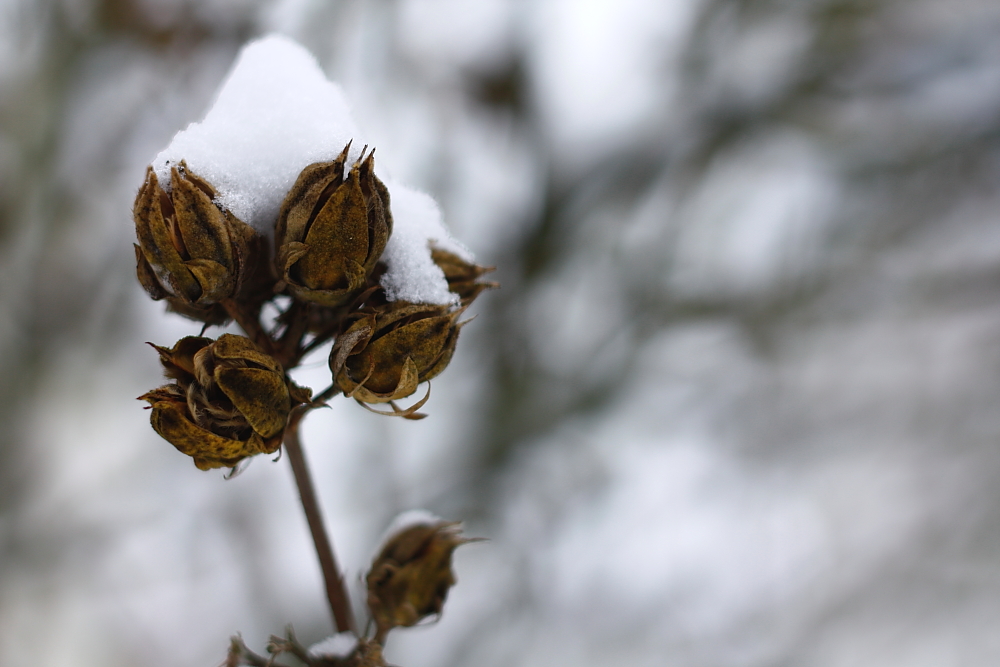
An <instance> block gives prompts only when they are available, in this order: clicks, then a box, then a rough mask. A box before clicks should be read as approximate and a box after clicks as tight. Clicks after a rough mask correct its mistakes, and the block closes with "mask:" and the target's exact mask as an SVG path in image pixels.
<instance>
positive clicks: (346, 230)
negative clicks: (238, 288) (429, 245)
mask: <svg viewBox="0 0 1000 667" xmlns="http://www.w3.org/2000/svg"><path fill="white" fill-rule="evenodd" d="M349 149H350V143H348V144H347V146H345V147H344V150H343V151H342V152H341V153H340V155H338V156H337V158H336V159H334V160H332V161H331V162H319V163H315V164H311V165H309V166H307V167H306V168H305V169H303V170H302V172H301V173H300V174H299V177H298V179H297V180H296V182H295V184H294V185H293V186H292V189H291V190H290V191H289V193H288V195H287V196H286V197H285V200H284V202H283V203H282V205H281V210H280V212H279V213H278V220H277V223H276V225H275V244H276V246H277V253H276V269H277V271H278V274H279V276H280V277H281V278H282V280H283V281H284V283H285V285H286V289H287V290H288V292H289V293H290V294H291V295H292V296H293V297H294V298H296V299H298V300H300V301H307V302H311V303H317V304H319V305H322V306H328V307H335V306H340V305H343V304H344V303H346V302H348V301H350V300H351V299H352V298H353V297H354V296H355V295H357V294H358V292H360V291H362V290H363V289H364V288H365V287H366V285H367V282H368V278H369V276H370V275H371V274H372V272H373V271H374V269H375V264H376V263H377V262H378V260H379V258H380V257H381V256H382V251H383V250H384V249H385V246H386V243H388V241H389V235H390V234H391V233H392V214H391V212H390V210H389V191H388V189H386V187H385V185H384V184H383V183H382V181H381V180H379V178H378V177H377V176H375V161H374V151H372V152H370V153H368V155H367V157H365V155H364V150H362V156H361V158H359V159H358V161H357V162H355V163H354V165H353V166H352V167H351V168H350V169H349V170H348V173H347V175H346V177H345V175H344V169H345V166H346V162H347V154H348V150H349Z"/></svg>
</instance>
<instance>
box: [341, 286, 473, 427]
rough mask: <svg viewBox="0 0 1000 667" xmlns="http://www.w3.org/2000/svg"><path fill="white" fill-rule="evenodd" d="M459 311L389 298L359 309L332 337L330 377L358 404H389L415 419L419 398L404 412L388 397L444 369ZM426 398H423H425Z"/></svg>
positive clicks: (455, 339) (406, 393)
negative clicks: (333, 339) (348, 322)
mask: <svg viewBox="0 0 1000 667" xmlns="http://www.w3.org/2000/svg"><path fill="white" fill-rule="evenodd" d="M461 314H462V309H454V308H452V307H450V306H447V305H443V306H442V305H434V304H411V303H406V302H405V301H392V302H387V303H383V304H380V305H378V306H376V307H373V308H372V309H371V310H370V312H365V313H361V314H359V316H358V319H356V320H355V322H354V323H353V324H352V325H351V326H350V327H349V328H348V329H347V331H345V332H344V333H343V334H341V335H340V336H338V337H337V340H336V342H335V343H334V346H333V349H332V350H331V352H330V370H331V371H332V372H333V381H334V384H335V385H336V387H337V388H338V389H340V390H341V391H342V392H344V395H345V396H352V397H354V398H355V399H357V400H358V401H359V402H361V403H362V404H367V403H389V404H390V405H391V406H392V408H393V412H392V413H388V414H398V415H401V416H409V417H416V416H418V415H416V414H415V413H414V411H415V410H416V409H418V408H419V407H420V406H421V405H423V402H424V401H423V400H421V401H420V402H418V403H417V404H416V405H414V406H412V407H411V408H409V409H407V410H399V409H397V408H396V406H395V405H393V401H396V400H399V399H401V398H405V397H407V396H409V395H411V394H412V393H413V392H415V391H416V390H417V385H419V384H420V383H421V382H425V381H427V380H430V379H432V378H434V377H437V375H438V374H439V373H441V371H443V370H444V369H445V367H447V365H448V362H449V361H451V356H452V354H453V353H454V351H455V344H456V343H457V342H458V334H459V331H460V330H461V328H462V324H463V323H462V322H459V321H458V318H459V316H460V315H461ZM424 400H426V397H425V399H424Z"/></svg>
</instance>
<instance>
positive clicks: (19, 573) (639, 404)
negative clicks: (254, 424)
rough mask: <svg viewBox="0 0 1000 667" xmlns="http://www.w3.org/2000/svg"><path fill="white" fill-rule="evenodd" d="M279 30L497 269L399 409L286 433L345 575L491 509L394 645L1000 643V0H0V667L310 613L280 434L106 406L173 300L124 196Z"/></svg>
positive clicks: (801, 649)
mask: <svg viewBox="0 0 1000 667" xmlns="http://www.w3.org/2000/svg"><path fill="white" fill-rule="evenodd" d="M272 31H278V32H281V33H284V34H286V35H288V36H290V37H292V38H294V39H296V40H297V41H299V42H301V43H302V44H303V45H305V46H306V47H307V48H308V49H309V50H310V51H311V52H312V53H313V54H315V55H316V56H317V58H318V60H319V63H320V66H321V67H322V68H323V70H324V71H325V73H326V74H327V75H328V76H329V77H330V78H331V79H333V80H336V81H338V82H339V83H340V84H341V85H342V86H343V87H344V90H345V94H346V97H347V99H348V101H349V104H350V105H351V109H352V111H353V114H354V117H355V120H356V121H357V123H358V125H359V126H361V127H362V128H363V130H364V132H365V135H366V140H367V141H368V142H369V143H370V144H372V145H373V146H375V147H377V155H378V160H379V165H380V168H381V167H382V166H384V167H385V168H386V169H387V170H388V171H389V172H390V173H391V174H392V175H393V177H394V178H397V179H399V181H400V182H403V183H408V184H412V185H414V186H415V187H417V188H419V189H421V190H424V191H426V192H429V193H431V194H433V195H434V197H435V198H436V199H437V201H438V202H439V204H440V205H441V208H442V210H443V212H444V217H445V221H446V224H447V225H448V226H449V228H450V229H451V231H452V232H453V233H454V235H455V236H456V238H458V239H460V240H461V241H462V242H463V243H464V244H466V245H467V246H468V247H469V248H471V249H472V250H473V251H474V252H475V253H476V256H477V258H478V259H479V260H480V261H481V262H484V263H488V264H495V265H497V266H498V267H499V270H498V272H497V274H496V277H497V279H498V280H500V281H501V283H502V284H503V287H502V289H501V290H500V291H498V292H492V293H487V294H485V295H483V296H482V298H480V299H479V300H478V301H477V303H476V305H475V306H474V308H473V311H475V312H478V313H479V318H478V319H477V320H476V321H475V322H474V323H472V324H470V325H469V326H468V327H466V328H465V329H464V330H463V334H462V341H461V343H460V345H459V349H458V352H457V354H456V356H455V359H454V361H453V362H452V364H451V367H450V368H449V370H448V371H447V372H446V373H444V374H443V375H442V376H441V377H440V378H438V379H437V380H435V382H434V390H433V394H432V397H431V400H430V402H429V403H428V405H427V409H428V411H429V413H430V415H431V416H430V418H428V419H426V420H424V421H422V422H418V423H410V422H403V421H394V420H391V419H386V418H380V417H378V416H375V415H371V414H369V413H367V412H365V411H363V410H361V409H360V408H359V407H358V406H356V405H354V404H353V403H351V402H349V401H346V400H338V401H334V404H333V407H332V409H330V410H324V411H318V412H316V413H314V414H312V415H311V416H310V417H309V419H308V420H307V421H306V423H305V433H304V441H305V443H306V447H307V450H308V452H307V453H308V455H309V457H310V460H311V463H312V465H313V468H314V474H315V475H316V479H317V485H318V487H319V491H320V494H321V498H322V501H323V504H324V509H325V511H326V513H327V520H328V524H329V527H330V530H331V533H332V535H333V538H334V541H335V545H336V548H337V550H338V555H339V556H340V559H341V561H342V562H343V563H344V564H345V565H346V567H347V568H348V570H349V573H348V578H349V579H350V580H351V581H353V582H354V583H355V585H357V586H360V579H359V577H360V575H361V573H362V572H363V570H364V568H365V566H366V560H367V559H368V558H369V557H370V554H371V552H372V549H373V548H374V546H375V544H376V542H377V540H378V538H379V535H381V534H382V532H383V530H384V529H385V527H386V525H387V524H388V522H389V521H390V520H391V518H392V517H393V516H395V515H396V514H397V513H398V512H400V511H402V510H406V509H411V508H414V507H426V508H427V509H429V510H431V511H433V512H434V513H435V514H438V515H440V516H442V517H445V518H447V519H464V520H465V521H466V527H467V528H466V532H467V534H469V535H476V536H485V537H488V538H490V542H488V543H486V544H473V545H469V546H466V547H463V548H462V549H459V550H458V552H457V554H456V569H457V573H458V577H459V584H458V586H457V587H455V588H454V589H453V591H452V593H451V596H450V598H449V601H448V604H447V606H446V608H445V614H444V617H443V619H442V620H441V622H440V623H438V624H437V625H434V626H431V627H428V628H417V629H414V630H411V631H397V632H396V633H394V634H393V636H392V637H391V639H390V644H389V648H388V657H389V659H390V661H392V662H394V663H396V664H400V665H404V666H405V667H422V666H428V667H429V666H431V665H434V666H446V665H454V666H456V667H457V666H459V665H475V666H477V667H480V666H482V667H489V666H491V665H497V666H499V665H505V666H506V665H525V666H535V665H537V666H542V665H546V666H551V665H574V666H589V665H594V666H598V665H600V666H605V665H607V666H610V665H621V664H628V665H635V666H645V665H649V666H651V667H652V666H654V665H655V666H659V665H664V664H670V665H689V666H692V667H697V666H706V667H707V666H708V665H712V666H724V665H732V666H746V665H755V666H757V665H759V666H761V667H764V666H768V667H771V666H774V665H803V666H807V667H858V666H860V667H866V666H871V667H882V666H884V665H894V666H901V667H922V666H927V667H943V666H949V665H963V666H968V665H975V666H979V665H983V666H992V665H996V664H998V662H1000V639H997V633H996V632H995V626H996V623H997V621H998V620H1000V538H998V535H1000V483H998V482H1000V447H998V444H1000V411H998V410H997V407H996V406H997V404H998V403H1000V299H998V294H1000V5H998V4H997V3H995V2H992V1H991V0H952V1H946V0H871V1H868V2H858V1H856V0H811V1H810V2H782V1H780V0H774V1H771V0H767V1H765V0H742V1H740V0H671V1H669V2H662V1H660V0H627V1H619V2H610V1H605V0H586V1H572V2H571V1H569V0H540V1H538V2H523V1H522V2H518V1H516V0H476V1H475V2H460V1H458V0H396V1H394V2H388V1H386V2H361V1H359V0H339V1H335V2H328V1H320V0H273V1H266V0H211V1H200V2H195V1H194V0H43V1H39V0H30V1H29V0H3V1H2V2H0V377H2V378H3V382H2V383H0V391H2V396H0V398H2V400H0V415H2V421H0V424H2V426H3V434H4V436H3V439H2V440H0V443H2V453H3V466H0V648H2V650H0V665H7V664H9V665H23V664H43V665H48V664H53V665H54V664H74V665H84V666H86V665H91V664H92V665H101V666H102V667H105V666H116V665H123V666H124V665H132V664H143V665H154V666H155V665H164V666H166V665H178V664H181V665H196V664H200V665H206V664H207V665H214V664H218V663H219V662H221V660H222V659H223V657H224V653H225V650H226V647H227V642H228V637H229V636H230V635H231V634H233V633H236V632H241V633H242V634H243V637H244V638H245V639H246V640H247V642H248V644H249V645H250V646H251V647H254V648H256V649H261V648H262V647H263V644H264V642H265V641H266V638H267V636H268V635H269V634H270V633H272V632H280V631H281V630H282V629H283V627H284V626H285V624H287V623H291V624H293V625H294V626H295V628H296V631H297V634H298V636H299V637H300V638H301V639H302V640H303V641H304V642H306V643H312V642H314V641H318V640H320V639H322V638H323V637H326V636H328V635H329V634H330V631H331V627H330V622H329V620H328V618H327V613H326V609H325V604H324V602H323V597H322V587H321V583H320V575H319V571H318V567H317V566H316V564H315V557H314V555H313V552H312V547H311V544H310V542H309V538H308V534H307V530H306V526H305V522H304V520H303V518H302V516H301V511H300V510H299V508H298V506H297V500H296V495H295V490H294V485H293V483H292V479H291V475H290V472H289V471H288V469H287V464H286V463H285V462H284V461H280V462H278V463H277V464H272V463H271V462H270V461H269V460H267V458H266V457H258V458H257V460H255V461H254V462H253V464H252V465H251V466H250V467H249V468H248V469H247V470H246V472H244V473H243V474H242V475H241V476H239V477H238V478H236V479H233V480H230V481H224V480H223V479H222V477H221V475H220V474H213V473H203V472H200V471H198V470H196V469H195V468H194V467H193V466H192V465H191V464H190V461H189V460H188V459H187V458H186V457H184V456H182V455H179V454H178V453H177V452H176V451H174V450H173V449H172V448H171V447H170V446H169V445H168V444H167V443H166V442H164V441H162V440H161V439H159V438H158V437H157V436H156V435H155V433H153V431H152V429H151V428H150V427H149V425H148V413H146V412H145V411H143V410H142V409H141V405H140V404H139V403H138V402H137V401H135V400H134V397H135V396H138V395H139V394H141V393H143V392H144V391H146V390H148V389H149V388H151V387H153V386H155V385H157V384H158V383H159V382H160V370H159V368H158V364H157V360H156V358H155V355H152V354H151V353H150V351H149V349H148V348H147V347H146V346H145V345H143V341H146V340H150V341H153V342H157V343H161V344H170V343H172V342H173V341H174V340H176V339H177V338H179V337H181V336H183V335H190V334H194V333H196V332H197V330H198V326H197V325H195V324H193V323H190V322H187V321H185V320H183V319H182V318H179V317H177V316H171V315H167V314H165V313H164V312H163V309H162V306H161V305H160V304H155V303H152V302H150V301H148V300H147V299H146V298H145V296H144V294H143V293H142V290H141V289H140V288H139V286H138V284H137V283H136V281H135V278H134V266H133V254H132V250H131V248H130V247H129V244H131V243H132V241H133V229H132V223H131V220H130V209H131V204H132V200H133V198H134V195H135V192H136V190H137V188H138V186H139V184H140V183H141V181H142V175H143V172H144V169H145V167H146V163H147V161H148V160H149V159H150V157H151V156H154V155H156V153H157V152H158V151H159V150H160V149H161V148H162V147H163V146H165V145H167V143H168V142H169V140H170V138H171V137H172V136H173V135H174V133H175V132H177V131H178V130H180V129H182V128H184V127H186V126H187V125H188V124H189V123H190V122H193V121H197V120H199V119H201V117H202V116H203V114H204V111H205V109H207V108H208V106H209V104H210V103H211V101H212V99H213V98H214V95H215V93H216V90H217V87H218V85H219V84H220V82H221V81H222V79H223V77H224V76H225V74H226V72H227V71H228V69H229V68H230V66H231V65H232V63H233V60H234V58H235V57H236V54H237V52H238V50H239V49H240V47H241V46H242V45H243V44H244V43H246V42H247V41H249V40H251V39H253V38H255V37H257V36H260V35H263V34H267V33H269V32H272ZM217 333H219V332H218V331H217V330H213V331H212V335H216V334H217ZM324 367H325V357H324V355H323V354H322V353H320V354H317V355H314V356H313V357H312V358H310V359H309V363H308V364H307V365H306V366H305V367H303V368H302V369H300V370H299V371H297V372H296V379H297V380H299V381H301V382H303V383H305V384H309V385H311V386H313V387H321V386H324V385H325V382H326V380H327V379H328V378H324ZM358 599H359V600H360V597H359V598H358Z"/></svg>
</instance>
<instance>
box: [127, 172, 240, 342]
mask: <svg viewBox="0 0 1000 667" xmlns="http://www.w3.org/2000/svg"><path fill="white" fill-rule="evenodd" d="M215 197H216V193H215V190H214V189H213V188H212V186H211V185H210V184H209V183H208V182H207V181H205V180H204V179H202V178H199V177H198V176H196V175H194V174H192V173H191V172H190V171H189V170H188V169H187V166H186V165H185V164H184V163H183V162H182V163H181V164H180V165H179V166H177V167H173V168H172V169H171V170H170V192H167V191H165V190H164V189H163V188H162V187H161V186H160V183H159V180H158V179H157V177H156V173H155V172H154V171H153V169H152V167H150V168H149V169H147V170H146V180H145V182H144V183H143V185H142V187H141V188H140V189H139V193H138V195H136V199H135V205H134V207H133V211H132V214H133V218H134V220H135V233H136V237H137V238H138V240H139V243H138V245H136V246H135V257H136V274H137V276H138V278H139V282H140V283H141V284H142V286H143V288H144V289H145V290H146V292H147V293H148V294H149V296H150V297H152V298H153V299H156V300H159V299H167V301H168V302H169V303H170V305H171V307H172V308H173V309H174V310H175V311H177V312H179V313H181V314H183V315H186V316H188V317H191V318H192V319H196V320H199V321H202V322H208V323H211V324H218V323H221V322H223V321H225V320H226V319H228V317H227V315H226V312H225V310H224V309H223V308H222V307H221V306H220V305H219V302H220V301H221V300H223V299H227V298H230V297H233V296H234V295H235V294H236V292H237V290H238V289H239V287H240V285H241V283H242V281H243V274H244V273H245V271H246V270H247V263H248V260H249V255H250V245H251V243H252V242H253V239H254V236H255V233H254V231H253V229H251V228H250V227H249V226H248V225H247V224H246V223H244V222H243V221H242V220H240V219H239V218H237V217H236V216H234V215H233V214H232V213H230V212H228V211H223V210H221V209H220V208H219V207H218V206H216V205H215V203H214V199H215Z"/></svg>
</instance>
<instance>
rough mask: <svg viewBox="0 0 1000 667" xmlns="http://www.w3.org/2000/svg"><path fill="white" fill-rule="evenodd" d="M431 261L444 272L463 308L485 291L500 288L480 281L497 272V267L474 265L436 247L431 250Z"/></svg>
mask: <svg viewBox="0 0 1000 667" xmlns="http://www.w3.org/2000/svg"><path fill="white" fill-rule="evenodd" d="M431 259H432V260H434V263H435V264H437V265H438V267H440V269H441V270H442V271H444V277H445V280H447V281H448V290H449V291H450V292H453V293H455V294H457V295H458V298H459V299H460V300H461V302H462V305H463V306H468V305H469V304H470V303H472V302H473V301H475V299H476V297H477V296H479V295H480V293H482V291H483V290H488V289H496V288H498V287H500V283H497V282H493V281H488V280H480V278H482V277H483V276H484V275H486V274H487V273H490V272H491V271H495V270H496V267H493V266H479V265H478V264H472V263H470V262H467V261H465V260H464V259H462V258H461V257H459V256H458V255H456V254H455V253H453V252H449V251H447V250H442V249H441V248H436V247H432V248H431Z"/></svg>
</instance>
